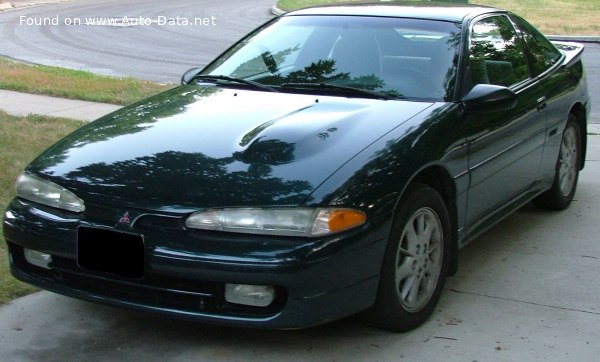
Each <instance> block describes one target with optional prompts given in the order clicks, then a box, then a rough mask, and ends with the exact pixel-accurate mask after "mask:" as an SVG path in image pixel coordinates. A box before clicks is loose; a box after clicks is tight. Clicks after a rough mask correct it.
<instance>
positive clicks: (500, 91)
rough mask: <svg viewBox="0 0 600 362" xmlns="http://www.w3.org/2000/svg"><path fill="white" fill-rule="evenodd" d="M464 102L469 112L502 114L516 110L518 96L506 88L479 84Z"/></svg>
mask: <svg viewBox="0 0 600 362" xmlns="http://www.w3.org/2000/svg"><path fill="white" fill-rule="evenodd" d="M462 102H463V104H464V105H465V109H466V110H467V111H469V112H501V111H507V110H509V109H513V108H515V106H516V105H517V95H516V94H515V92H513V91H512V90H510V89H508V88H506V87H502V86H498V85H491V84H477V85H476V86H475V87H473V89H471V91H470V92H469V93H467V95H466V96H465V97H464V98H463V100H462Z"/></svg>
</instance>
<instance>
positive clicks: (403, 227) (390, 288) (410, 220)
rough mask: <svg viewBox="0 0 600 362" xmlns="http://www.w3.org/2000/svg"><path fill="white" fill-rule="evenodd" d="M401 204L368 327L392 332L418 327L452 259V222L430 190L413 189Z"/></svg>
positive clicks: (366, 315)
mask: <svg viewBox="0 0 600 362" xmlns="http://www.w3.org/2000/svg"><path fill="white" fill-rule="evenodd" d="M405 195H406V196H404V197H403V198H402V200H401V203H400V206H399V210H398V212H397V214H396V217H395V220H394V223H393V225H392V230H391V232H390V236H389V240H388V246H387V249H386V252H385V256H384V261H383V266H382V269H381V277H380V282H379V290H378V294H377V299H376V302H375V305H374V306H373V307H371V308H370V309H369V310H368V311H366V312H365V313H364V320H365V322H366V323H367V324H370V325H373V326H376V327H379V328H384V329H388V330H392V331H396V332H405V331H409V330H411V329H414V328H416V327H418V326H419V325H421V324H422V323H423V322H424V321H425V320H426V319H427V318H428V317H429V316H430V315H431V313H432V311H433V308H434V307H435V305H436V304H437V301H438V299H439V297H440V294H441V291H442V288H443V286H444V282H445V280H446V274H447V272H448V265H449V257H450V243H451V238H450V235H451V234H450V218H449V216H448V211H447V208H446V204H445V203H444V200H443V199H442V197H441V196H440V194H439V193H438V192H437V191H436V190H435V189H433V188H431V187H429V186H426V185H420V184H419V185H411V186H410V187H409V189H408V190H407V191H406V193H405Z"/></svg>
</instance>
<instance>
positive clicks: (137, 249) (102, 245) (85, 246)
mask: <svg viewBox="0 0 600 362" xmlns="http://www.w3.org/2000/svg"><path fill="white" fill-rule="evenodd" d="M77 264H78V265H79V266H80V267H81V268H84V269H89V270H93V271H97V272H104V273H111V274H115V275H118V276H121V277H125V278H142V277H143V276H144V239H143V238H142V236H140V235H135V234H128V233H123V232H118V231H113V230H106V229H94V228H87V227H80V228H79V229H78V231H77Z"/></svg>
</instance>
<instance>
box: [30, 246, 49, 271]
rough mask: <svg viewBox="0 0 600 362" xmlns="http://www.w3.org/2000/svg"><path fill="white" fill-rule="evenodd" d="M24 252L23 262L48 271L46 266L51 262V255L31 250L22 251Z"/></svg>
mask: <svg viewBox="0 0 600 362" xmlns="http://www.w3.org/2000/svg"><path fill="white" fill-rule="evenodd" d="M24 252H25V260H27V261H28V262H29V263H30V264H33V265H35V266H39V267H40V268H44V269H50V267H49V266H48V264H50V263H51V262H52V255H50V254H46V253H42V252H40V251H36V250H31V249H24Z"/></svg>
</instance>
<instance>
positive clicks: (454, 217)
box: [396, 165, 458, 276]
mask: <svg viewBox="0 0 600 362" xmlns="http://www.w3.org/2000/svg"><path fill="white" fill-rule="evenodd" d="M412 184H425V185H427V186H430V187H432V188H433V189H435V190H436V191H437V192H439V194H440V195H441V196H442V199H443V200H444V203H445V204H446V208H447V210H448V214H449V216H450V223H451V225H450V229H451V230H450V235H451V237H452V240H451V245H450V250H451V252H450V266H449V269H448V275H449V276H450V275H454V274H456V272H457V270H458V228H457V225H458V211H457V202H456V184H455V183H454V181H453V179H452V177H451V176H450V174H449V173H448V171H447V170H446V169H445V168H444V167H443V166H441V165H429V166H426V167H425V168H423V169H421V170H420V171H419V172H417V173H416V174H415V175H414V176H413V177H412V178H411V179H410V181H409V182H407V183H406V187H405V188H404V190H402V193H401V195H400V197H399V198H398V203H397V205H396V209H397V208H398V206H399V205H400V200H401V199H402V197H403V196H404V193H405V191H406V190H407V189H408V188H409V186H410V185H412Z"/></svg>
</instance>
